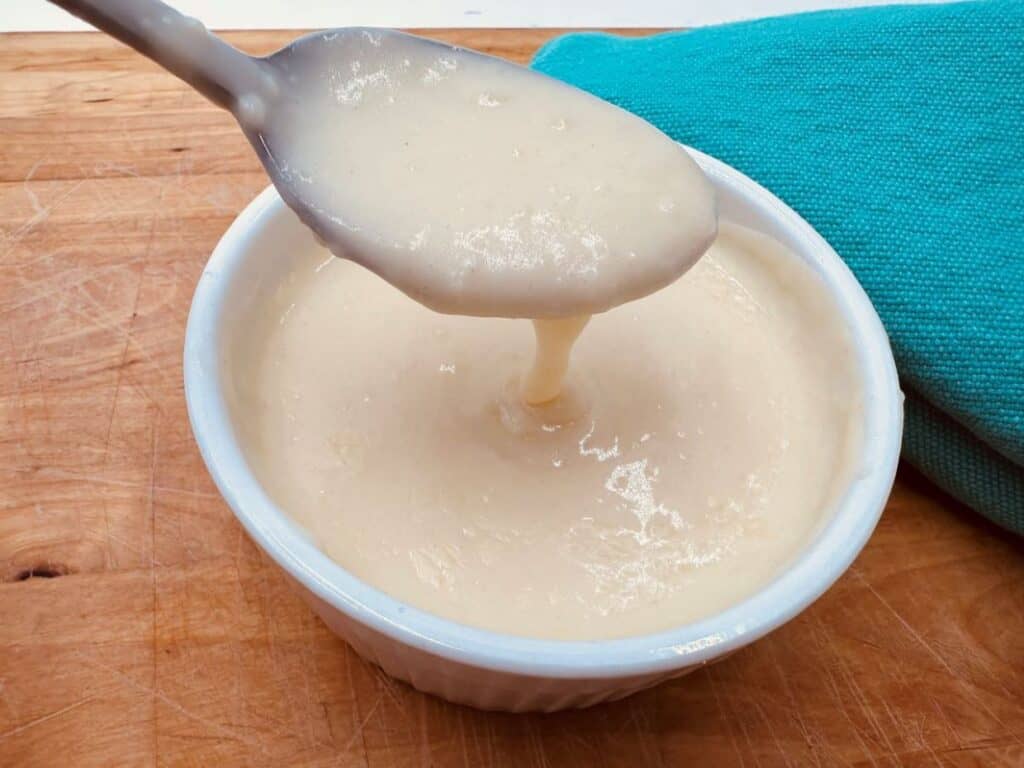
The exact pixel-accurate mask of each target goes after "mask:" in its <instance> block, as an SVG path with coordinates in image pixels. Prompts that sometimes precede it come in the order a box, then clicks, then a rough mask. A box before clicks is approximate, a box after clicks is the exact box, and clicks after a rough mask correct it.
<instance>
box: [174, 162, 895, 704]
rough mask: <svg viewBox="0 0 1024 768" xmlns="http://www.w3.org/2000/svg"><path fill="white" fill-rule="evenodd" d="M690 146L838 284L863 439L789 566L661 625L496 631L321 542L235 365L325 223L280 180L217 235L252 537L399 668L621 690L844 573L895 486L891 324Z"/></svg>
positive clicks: (579, 697) (564, 700)
mask: <svg viewBox="0 0 1024 768" xmlns="http://www.w3.org/2000/svg"><path fill="white" fill-rule="evenodd" d="M690 151H691V153H692V155H693V157H694V158H695V159H696V160H697V162H698V163H699V164H700V166H701V167H702V168H703V169H704V171H705V172H706V173H707V175H708V176H709V177H710V179H711V180H712V182H713V184H714V186H715V187H716V189H717V192H718V196H719V207H720V212H721V215H722V217H723V218H724V219H729V220H732V221H735V222H737V223H740V224H744V225H746V226H748V227H752V228H754V229H756V230H759V231H762V232H764V233H766V234H769V235H771V236H772V237H774V238H776V239H777V240H779V241H781V242H782V243H784V244H785V245H787V246H788V247H789V248H790V249H791V250H792V251H793V252H794V253H795V254H796V255H797V257H798V258H800V259H802V260H804V261H805V262H806V263H807V264H809V265H810V266H811V267H812V268H813V269H814V270H815V271H816V272H817V273H818V274H819V275H821V277H822V279H823V280H824V281H825V283H826V284H827V286H828V290H829V291H830V292H831V293H832V295H833V297H834V299H835V304H836V309H837V311H838V312H840V313H841V314H842V316H843V317H844V318H845V319H846V322H847V325H848V327H849V331H850V334H851V336H852V338H853V340H854V344H855V347H856V352H857V355H858V361H859V368H858V370H859V374H860V376H861V378H862V387H863V392H864V407H863V433H862V434H863V440H862V447H861V450H860V455H859V457H858V462H859V464H858V466H857V467H856V471H855V472H853V473H852V477H853V479H852V480H851V482H850V485H849V487H848V488H847V489H846V491H845V493H844V494H843V496H842V498H841V499H840V501H839V502H838V503H837V504H836V505H835V506H834V508H833V509H831V510H826V511H824V513H823V514H824V515H825V516H826V519H825V521H824V522H823V524H822V526H821V527H820V529H819V531H818V532H817V534H816V536H815V537H814V538H813V539H812V540H811V541H810V543H809V544H808V545H807V547H806V548H805V549H804V551H803V552H801V553H800V554H799V555H798V556H797V557H796V558H795V559H793V560H792V561H791V562H790V563H789V565H788V567H786V568H785V569H784V570H783V572H782V573H780V574H778V576H777V577H776V578H775V580H774V581H772V582H771V583H769V584H766V585H765V586H764V587H763V588H762V589H761V590H760V591H759V592H757V593H756V594H754V595H753V596H751V597H750V598H748V599H746V600H744V601H743V602H742V603H739V604H738V605H734V606H732V607H731V608H729V609H727V610H725V611H723V612H721V613H719V614H717V615H714V616H711V617H709V618H707V619H704V620H702V621H698V622H696V623H692V624H685V625H682V626H679V627H675V628H673V629H670V630H668V631H664V632H659V633H657V634H651V635H643V636H639V637H630V638H626V639H620V640H605V641H595V642H567V641H552V640H534V639H527V638H522V637H512V636H508V635H501V634H497V633H494V632H488V631H485V630H481V629H476V628H473V627H468V626H464V625H461V624H458V623H455V622H453V621H449V620H447V619H443V618H439V617H437V616H434V615H431V614H429V613H426V612H424V611H421V610H419V609H417V608H415V607H413V606H410V605H406V604H404V603H402V602H401V601H399V600H396V599H394V598H392V597H390V596H388V595H386V594H384V593H383V592H381V591H379V590H377V589H375V588H374V587H372V586H370V585H369V584H366V583H364V582H362V581H360V580H359V579H357V578H356V577H355V576H353V575H352V574H350V573H349V572H348V571H346V570H345V569H344V568H342V567H341V566H340V565H338V564H337V563H335V562H334V561H333V560H331V559H330V558H328V557H327V556H326V555H325V554H324V553H323V552H321V551H320V550H319V549H317V548H316V546H315V545H314V544H313V543H312V542H311V540H310V539H309V538H308V536H307V535H306V534H305V533H304V531H303V530H302V529H301V528H300V527H299V526H298V525H296V524H295V523H293V522H292V521H291V519H289V517H288V516H287V515H286V514H285V513H284V512H283V511H282V510H281V509H279V508H278V507H277V506H276V505H275V504H274V502H273V501H271V500H270V498H269V497H268V496H267V494H266V493H265V492H264V490H263V488H262V487H261V486H260V483H259V481H258V480H257V479H256V477H254V476H253V473H252V470H251V469H250V467H249V465H248V464H247V462H246V460H245V457H244V455H243V453H242V450H241V448H240V446H239V444H238V442H237V440H236V437H235V432H234V429H233V428H232V423H231V417H230V412H229V410H228V407H227V402H226V389H225V388H226V387H227V386H230V384H229V377H227V376H225V370H224V368H225V363H226V360H227V357H228V356H227V353H226V345H227V344H229V343H230V339H231V338H232V337H233V332H234V331H233V326H232V323H234V322H239V321H238V320H237V318H239V317H244V314H245V313H244V312H243V309H244V308H245V307H247V306H253V302H259V301H260V300H261V297H262V296H266V295H268V292H270V291H273V290H274V288H275V286H276V285H277V281H279V280H280V279H281V277H282V276H283V275H284V274H286V273H287V271H288V268H289V263H290V254H291V253H293V252H296V249H297V248H300V247H301V244H303V243H305V242H307V240H308V238H309V237H310V235H309V233H308V232H307V231H306V230H305V229H304V227H303V226H302V225H301V224H300V223H299V222H298V220H297V219H296V217H295V216H294V215H293V214H292V213H291V212H290V211H289V210H288V209H287V208H286V207H285V205H284V204H283V203H282V201H281V199H280V197H278V195H277V193H276V191H275V190H274V189H273V188H267V189H266V190H264V192H263V193H262V194H261V195H260V196H259V197H257V198H256V200H254V201H253V202H252V203H251V204H250V205H249V206H248V207H247V208H246V209H245V210H244V211H243V212H242V213H241V215H239V217H238V218H237V219H236V220H235V221H234V223H233V224H232V225H231V227H230V229H228V231H227V233H226V234H225V235H224V237H223V238H222V239H221V241H220V243H218V245H217V248H216V249H215V250H214V252H213V256H211V258H210V261H209V263H208V264H207V266H206V269H205V271H204V272H203V275H202V277H201V279H200V280H199V284H198V286H197V288H196V293H195V297H194V298H193V301H192V309H191V312H190V313H189V318H188V329H187V332H186V336H185V360H184V366H185V368H184V370H185V395H186V398H187V400H188V412H189V417H190V419H191V422H192V430H193V432H194V433H195V437H196V442H197V443H198V444H199V450H200V451H201V452H202V455H203V459H204V460H205V462H206V466H207V467H208V468H209V470H210V474H211V475H212V476H213V479H214V481H215V482H216V483H217V487H218V488H219V489H220V491H221V493H222V494H223V496H224V498H225V499H226V500H227V503H228V504H229V505H230V507H231V509H232V510H233V511H234V513H235V515H236V516H237V517H238V520H239V521H240V522H241V523H242V525H243V526H244V527H245V529H246V530H247V531H248V532H249V535H250V536H252V538H253V540H254V541H255V542H256V543H257V544H258V545H259V546H260V547H261V548H262V549H263V550H264V551H265V552H266V553H267V554H268V555H270V557H271V558H272V559H273V560H274V561H275V562H276V563H277V564H278V565H279V566H280V567H281V568H282V569H283V570H284V571H285V573H287V574H288V575H289V576H290V577H291V579H292V580H293V581H294V582H296V583H297V584H298V586H299V588H300V592H301V593H302V595H303V596H304V597H305V599H306V600H307V601H308V602H309V604H310V605H311V606H312V607H313V609H314V610H315V611H316V612H317V613H318V614H319V615H320V617H321V618H322V619H323V620H324V621H325V622H326V623H327V625H328V626H329V627H330V628H331V629H332V630H334V631H335V632H336V633H337V634H338V635H340V636H341V637H343V638H344V639H345V640H347V641H348V642H349V643H350V644H351V645H352V646H353V647H354V648H355V649H356V650H357V651H358V652H359V653H360V654H362V655H363V656H364V657H366V658H367V659H370V660H371V661H373V662H375V663H376V664H379V665H380V666H381V667H382V668H383V669H384V670H385V671H386V672H388V673H389V674H391V675H393V676H395V677H397V678H400V679H402V680H405V681H407V682H409V683H411V684H412V685H414V686H415V687H417V688H419V689H420V690H423V691H427V692H429V693H433V694H437V695H438V696H442V697H444V698H446V699H449V700H451V701H455V702H460V703H463V704H470V705H472V706H475V707H481V708H484V709H501V710H512V711H523V710H545V711H551V710H557V709H563V708H566V707H584V706H588V705H591V704H595V703H597V702H600V701H605V700H609V699H616V698H620V697H622V696H626V695H628V694H630V693H633V692H634V691H637V690H640V689H642V688H646V687H648V686H651V685H653V684H655V683H657V682H659V681H661V680H665V679H667V678H671V677H676V676H678V675H682V674H684V673H686V672H689V671H691V670H693V669H695V668H696V667H698V666H701V665H703V664H708V663H709V662H712V661H715V660H717V659H720V658H722V657H724V656H726V655H728V654H729V653H731V652H733V651H735V650H736V649H738V648H740V647H742V646H744V645H746V644H747V643H750V642H752V641H754V640H757V639H758V638H760V637H762V636H763V635H765V634H766V633H768V632H770V631H771V630H773V629H775V628H776V627H778V626H780V625H781V624H783V623H785V622H787V621H789V620H790V619H791V618H793V617H794V616H795V615H796V614H797V613H799V612H800V611H802V610H803V609H804V608H806V607H807V606H808V605H810V604H811V603H812V602H813V601H814V600H815V599H817V598H818V597H819V596H820V595H821V594H822V593H823V592H824V591H825V590H826V589H828V587H829V586H831V585H832V583H833V582H835V580H836V579H838V578H839V576H840V575H841V574H842V573H843V572H844V571H845V570H846V569H847V567H848V566H849V565H850V563H851V562H853V559H854V558H855V557H856V556H857V554H858V553H859V552H860V550H861V548H862V547H863V546H864V544H865V542H866V541H867V540H868V537H869V536H870V535H871V532H872V531H873V530H874V527H875V524H876V522H877V521H878V518H879V516H880V514H881V512H882V509H883V507H884V506H885V502H886V499H887V498H888V495H889V491H890V489H891V487H892V482H893V477H894V475H895V471H896V463H897V459H898V456H899V449H900V438H901V433H902V420H903V408H902V403H903V397H902V394H901V393H900V390H899V384H898V381H897V377H896V368H895V364H894V362H893V358H892V353H891V351H890V349H889V342H888V339H887V337H886V334H885V331H884V330H883V328H882V324H881V322H880V321H879V319H878V316H877V314H875V310H874V308H873V307H872V306H871V302H870V301H869V300H868V297H867V296H866V295H865V294H864V291H863V290H862V289H861V287H860V285H859V284H858V283H857V280H856V279H855V278H854V276H853V275H852V274H851V273H850V271H849V270H848V269H847V267H846V265H845V264H843V262H842V261H841V260H840V258H839V257H838V256H837V255H836V253H835V251H833V250H832V248H831V247H829V245H828V243H826V242H825V241H824V240H823V239H822V238H821V237H820V236H819V235H818V234H817V233H816V232H815V231H814V230H813V229H812V228H811V227H810V225H808V224H807V222H805V221H804V220H803V219H802V218H800V216H798V215H797V214H796V213H795V212H794V211H792V210H791V209H790V208H789V207H787V206H786V205H784V204H783V203H782V202H781V201H780V200H779V199H777V198H776V197H775V196H774V195H772V194H771V193H769V192H768V191H767V190H765V189H764V188H763V187H761V186H759V185H757V184H755V183H754V182H753V181H751V180H750V179H748V178H747V177H746V176H744V175H743V174H741V173H739V172H738V171H736V170H734V169H732V168H730V167H729V166H726V165H724V164H723V163H721V162H719V161H717V160H715V159H713V158H711V157H708V156H707V155H704V154H702V153H700V152H697V151H694V150H690ZM297 243H299V244H300V245H297ZM351 503H353V504H358V503H359V500H358V499H352V500H351Z"/></svg>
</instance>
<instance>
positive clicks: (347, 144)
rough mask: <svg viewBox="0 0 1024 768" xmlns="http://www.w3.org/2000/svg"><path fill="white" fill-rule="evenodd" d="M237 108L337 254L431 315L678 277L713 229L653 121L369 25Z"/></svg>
mask: <svg viewBox="0 0 1024 768" xmlns="http://www.w3.org/2000/svg"><path fill="white" fill-rule="evenodd" d="M271 62H272V65H273V68H272V71H273V73H274V78H275V79H276V81H277V83H278V84H279V89H278V93H277V94H276V95H274V96H272V97H267V99H266V103H264V102H263V101H262V100H261V99H260V98H259V97H254V100H253V105H251V108H246V109H240V110H239V117H240V119H241V120H242V123H243V125H247V126H248V128H247V130H248V132H249V134H250V138H251V139H252V140H253V143H254V145H256V146H257V148H258V149H260V151H261V154H262V155H263V159H264V163H265V164H266V165H267V168H268V170H269V171H270V172H271V175H272V176H273V177H274V180H275V183H276V184H277V186H278V188H279V189H280V190H281V191H282V194H283V195H284V197H285V199H286V201H288V202H289V204H290V205H292V207H293V208H295V209H296V210H297V211H299V212H300V215H303V214H302V212H303V211H305V212H306V213H305V216H304V220H306V223H307V224H310V225H311V226H312V228H313V229H314V230H315V231H316V232H317V233H318V234H319V236H320V237H321V239H322V240H323V241H324V242H326V243H327V244H328V245H330V246H331V248H332V249H333V250H335V251H336V252H337V253H339V255H342V256H345V257H346V258H349V259H351V260H353V261H356V262H358V263H360V264H362V265H364V266H366V267H367V268H369V269H371V270H372V271H374V272H376V273H377V274H379V275H380V276H382V277H383V278H384V279H385V280H387V281H388V282H390V283H392V284H393V285H395V286H397V287H398V288H400V289H401V290H402V291H404V292H405V293H407V294H408V295H409V296H411V297H413V298H414V299H416V300H417V301H420V302H421V303H423V304H425V305H427V306H429V307H431V308H433V309H435V310H438V311H441V312H446V313H457V314H469V315H481V316H502V317H535V318H547V317H564V316H572V315H584V314H591V313H594V312H600V311H604V310H607V309H609V308H611V307H613V306H616V305H618V304H621V303H623V302H626V301H629V300H631V299H635V298H638V297H641V296H644V295H647V294H649V293H651V292H653V291H655V290H657V289H659V288H661V287H663V286H665V285H668V284H669V283H671V282H672V281H674V280H675V279H676V278H678V277H679V276H680V275H681V274H683V273H684V272H685V271H686V270H687V269H688V268H689V267H690V266H692V265H693V263H694V262H695V261H696V260H697V258H699V257H700V255H701V254H702V253H703V252H704V251H705V249H706V248H707V246H708V245H709V244H710V242H711V240H712V239H713V238H714V234H715V227H716V216H715V202H714V196H713V193H712V188H711V186H710V184H709V183H708V181H707V179H705V178H704V176H703V174H702V173H701V171H700V169H699V168H698V167H697V165H696V164H695V163H694V162H693V161H692V160H691V159H690V157H689V156H688V155H687V153H686V152H685V151H684V150H683V149H682V148H681V147H680V146H679V145H678V144H676V143H675V142H674V141H672V140H671V139H669V138H668V137H667V136H665V135H664V134H662V133H661V132H660V131H658V130H657V129H656V128H654V127H653V126H651V125H650V124H649V123H647V122H645V121H644V120H641V119H640V118H638V117H636V116H635V115H632V114H630V113H628V112H625V111H623V110H621V109H619V108H617V107H615V106H613V105H611V104H608V103H607V102H605V101H602V100H600V99H597V98H596V97H594V96H592V95H590V94H587V93H585V92H583V91H580V90H578V89H575V88H572V87H571V86H568V85H566V84H564V83H561V82H559V81H556V80H553V79H551V78H548V77H546V76H544V75H541V74H539V73H536V72H533V71H531V70H528V69H525V68H523V67H519V66H516V65H513V64H510V63H509V62H506V61H502V60H500V59H495V58H492V57H489V56H484V55H481V54H478V53H475V52H473V51H468V50H464V49H458V48H452V47H451V46H448V45H443V44H440V43H436V42H434V41H430V40H424V39H422V38H416V37H412V36H409V35H402V34H400V33H396V32H390V31H379V30H359V29H349V30H337V31H335V32H332V33H321V34H318V35H316V36H313V37H311V38H309V39H306V40H300V41H298V42H297V43H295V44H293V45H292V46H291V47H290V48H289V49H287V50H286V51H283V52H281V53H278V54H275V55H274V56H273V57H272V59H271Z"/></svg>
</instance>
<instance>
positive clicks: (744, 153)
mask: <svg viewBox="0 0 1024 768" xmlns="http://www.w3.org/2000/svg"><path fill="white" fill-rule="evenodd" d="M533 66H534V67H535V68H536V69H538V70H540V71H543V72H546V73H548V74H550V75H553V76H555V77H558V78H561V79H563V80H566V81H568V82H570V83H573V84H574V85H577V86H579V87H581V88H584V89H586V90H588V91H592V92H593V93H595V94H597V95H598V96H601V97H603V98H605V99H608V100H609V101H611V102H614V103H615V104H618V105H620V106H622V107H624V108H625V109H628V110H631V111H633V112H635V113H637V114H638V115H640V116H641V117H644V118H646V119H647V120H649V121H650V122H652V123H654V124H655V125H656V126H658V127H659V128H661V130H663V131H664V132H665V133H667V134H668V135H669V136H671V137H673V138H675V139H677V140H678V141H681V142H684V143H686V144H690V145H692V146H694V147H697V148H698V149H701V150H703V151H704V152H707V153H708V154H711V155H714V156H715V157H717V158H719V159H721V160H724V161H725V162H727V163H729V164H730V165H732V166H734V167H736V168H738V169H739V170H741V171H743V172H744V173H746V174H747V175H749V176H751V177H753V178H754V179H756V180H757V181H758V182H760V183H761V184H763V185H764V186H766V187H767V188H768V189H770V190H772V192H774V193H775V194H777V195H778V196H779V197H781V198H782V199H783V200H785V201H786V202H787V203H788V204H789V205H791V206H792V207H793V208H795V209H796V210H797V211H798V212H799V213H801V214H802V215H803V216H804V218H806V219H807V220H808V221H809V222H810V223H811V224H812V225H813V226H814V227H815V228H816V229H817V230H818V231H819V232H820V233H821V234H822V235H823V236H824V237H825V239H827V240H828V241H829V242H830V243H831V244H832V245H833V247H835V249H836V251H838V252H839V254H840V256H842V257H843V259H844V260H845V261H846V262H847V264H849V266H850V267H851V268H852V269H853V271H854V272H855V273H856V275H857V277H858V278H859V279H860V282H861V284H862V285H863V286H864V288H865V289H866V291H867V293H868V295H869V296H870V297H871V299H872V301H873V302H874V304H875V307H876V308H877V309H878V313H879V315H880V316H881V318H882V321H883V322H884V323H885V327H886V329H887V330H888V332H889V336H890V338H891V340H892V345H893V350H894V352H895V355H896V363H897V366H898V367H899V370H900V375H901V379H902V386H903V389H904V390H905V392H906V393H907V402H906V432H905V437H904V443H903V455H904V457H905V458H906V459H907V460H909V461H910V462H911V463H912V464H914V465H915V466H917V467H918V468H920V470H921V471H922V472H924V473H925V474H926V475H928V477H930V478H931V479H932V480H934V481H935V482H936V483H937V484H939V485H940V486H942V487H943V488H945V489H946V490H947V491H949V492H950V493H951V494H953V495H954V496H956V497H958V498H959V499H961V500H963V501H964V502H966V503H967V504H969V505H970V506H972V507H973V508H975V509H976V510H978V511H979V512H981V513H983V514H984V515H986V516H988V517H989V518H991V519H992V520H994V521H996V522H997V523H999V524H1000V525H1003V526H1005V527H1006V528H1009V529H1011V530H1014V531H1017V532H1018V533H1024V2H976V3H975V2H972V3H957V4H953V5H939V6H934V5H932V6H890V7H885V8H870V9H859V10H851V11H838V12H822V13H811V14H802V15H798V16H789V17H782V18H775V19H765V20H761V21H754V22H746V23H740V24H730V25H726V26H720V27H712V28H707V29H699V30H695V31H691V32H674V33H668V34H662V35H656V36H654V37H648V38H641V39H624V38H620V37H615V36H610V35H604V34H593V33H581V34H571V35H567V36H565V37H561V38H558V39H556V40H554V41H552V42H551V43H549V44H548V45H546V46H545V47H544V48H542V49H541V50H540V52H539V53H538V54H537V56H536V58H535V59H534V62H533Z"/></svg>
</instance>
